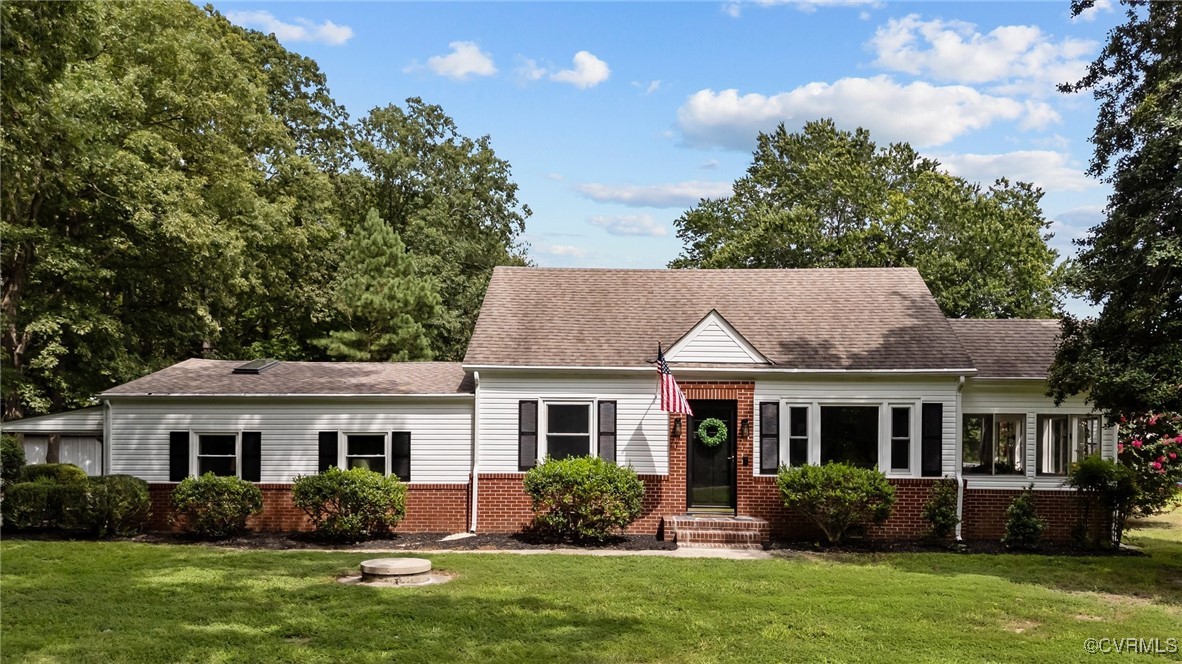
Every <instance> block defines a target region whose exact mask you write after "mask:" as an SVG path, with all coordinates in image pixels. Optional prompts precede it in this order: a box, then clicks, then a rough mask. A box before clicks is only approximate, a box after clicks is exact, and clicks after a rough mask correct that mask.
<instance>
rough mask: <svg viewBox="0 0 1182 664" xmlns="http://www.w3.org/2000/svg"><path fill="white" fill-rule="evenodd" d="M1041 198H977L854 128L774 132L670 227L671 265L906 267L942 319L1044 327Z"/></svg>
mask: <svg viewBox="0 0 1182 664" xmlns="http://www.w3.org/2000/svg"><path fill="white" fill-rule="evenodd" d="M1041 198H1042V191H1041V190H1039V189H1037V188H1035V187H1032V186H1031V185H1029V184H1025V183H1016V184H1011V183H1010V182H1009V181H1007V180H999V181H998V182H996V183H995V184H994V185H992V186H991V187H989V188H988V189H986V190H985V191H982V190H981V188H980V187H978V186H976V185H973V184H970V183H968V182H966V181H965V180H963V179H961V178H957V177H953V176H951V175H949V174H947V173H945V172H943V171H941V170H940V169H939V164H938V163H937V162H935V161H933V160H931V159H927V158H924V157H922V156H920V155H919V154H918V153H917V152H916V151H915V150H914V149H912V148H911V146H910V145H908V144H906V143H893V144H891V145H888V146H887V147H885V148H879V147H877V146H876V145H875V144H874V142H873V141H871V139H870V133H869V132H868V131H866V130H865V129H861V128H858V129H857V130H855V131H853V132H849V131H843V130H840V129H838V127H837V126H836V125H835V124H834V123H833V121H832V120H820V121H815V122H809V123H807V124H806V125H805V126H804V128H803V129H802V130H801V131H800V132H799V133H789V132H788V131H787V130H786V129H785V128H784V125H783V124H781V125H780V126H779V127H778V128H777V129H776V130H774V131H773V132H771V133H760V135H759V138H758V146H757V148H756V150H755V153H754V155H753V159H752V163H751V166H750V167H749V168H748V169H747V174H746V175H745V176H743V177H742V178H740V179H739V180H737V181H736V182H735V184H734V194H733V195H732V196H730V197H729V198H723V199H707V200H703V201H701V202H700V203H699V204H698V206H697V207H695V208H694V209H691V210H688V211H687V212H686V213H685V214H683V215H682V216H681V217H680V218H679V219H678V220H677V221H676V222H675V223H676V225H677V227H678V231H677V235H678V237H680V238H681V239H682V241H683V242H684V244H685V246H684V249H683V250H682V254H681V256H679V257H678V258H676V259H675V260H673V261H672V262H671V263H670V267H678V268H805V267H915V268H917V269H918V270H919V272H920V274H921V275H923V277H924V279H925V280H926V281H927V284H928V287H929V288H931V290H932V293H933V294H934V295H935V297H936V300H937V301H938V302H939V303H940V306H941V308H942V309H943V310H944V312H945V314H947V315H948V316H953V317H962V316H971V317H985V318H1008V317H1046V316H1049V315H1051V314H1052V312H1053V311H1054V309H1055V307H1056V304H1057V302H1058V294H1059V291H1060V283H1061V281H1062V269H1061V268H1060V267H1057V266H1056V259H1057V253H1056V252H1055V251H1054V250H1053V249H1051V248H1050V247H1048V246H1047V243H1046V240H1047V238H1048V237H1049V235H1044V231H1045V230H1046V229H1047V228H1048V227H1049V226H1050V223H1049V222H1048V221H1047V220H1046V219H1044V218H1043V216H1042V211H1041V209H1040V208H1039V200H1040V199H1041Z"/></svg>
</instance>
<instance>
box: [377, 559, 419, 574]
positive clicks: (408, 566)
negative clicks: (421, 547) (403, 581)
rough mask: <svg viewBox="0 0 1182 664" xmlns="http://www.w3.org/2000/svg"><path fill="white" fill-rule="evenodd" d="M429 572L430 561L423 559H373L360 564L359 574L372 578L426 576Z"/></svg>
mask: <svg viewBox="0 0 1182 664" xmlns="http://www.w3.org/2000/svg"><path fill="white" fill-rule="evenodd" d="M430 571H431V561H430V560H427V559H425V558H374V559H373V560H366V561H364V562H362V563H361V573H362V574H372V575H374V576H403V575H407V574H426V573H427V572H430Z"/></svg>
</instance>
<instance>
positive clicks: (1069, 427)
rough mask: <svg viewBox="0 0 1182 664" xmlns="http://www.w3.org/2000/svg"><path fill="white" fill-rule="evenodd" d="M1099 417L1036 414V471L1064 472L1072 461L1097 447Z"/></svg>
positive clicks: (1058, 473) (1092, 452) (1040, 473)
mask: <svg viewBox="0 0 1182 664" xmlns="http://www.w3.org/2000/svg"><path fill="white" fill-rule="evenodd" d="M1099 443H1100V418H1098V417H1093V416H1080V415H1072V416H1068V415H1039V416H1038V466H1037V468H1038V474H1039V475H1066V474H1067V470H1068V468H1070V466H1071V464H1072V463H1074V462H1076V461H1079V460H1080V459H1082V458H1083V457H1085V456H1087V455H1089V454H1094V453H1095V452H1096V451H1097V450H1098V449H1099Z"/></svg>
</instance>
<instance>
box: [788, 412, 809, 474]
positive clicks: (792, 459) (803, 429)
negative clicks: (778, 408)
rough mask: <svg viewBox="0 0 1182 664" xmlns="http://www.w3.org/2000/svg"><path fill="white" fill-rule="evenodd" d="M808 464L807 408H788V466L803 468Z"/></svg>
mask: <svg viewBox="0 0 1182 664" xmlns="http://www.w3.org/2000/svg"><path fill="white" fill-rule="evenodd" d="M808 462H809V409H808V406H791V407H789V408H788V465H790V466H803V465H805V464H807V463H808Z"/></svg>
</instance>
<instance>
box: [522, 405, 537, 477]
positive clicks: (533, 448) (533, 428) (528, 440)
mask: <svg viewBox="0 0 1182 664" xmlns="http://www.w3.org/2000/svg"><path fill="white" fill-rule="evenodd" d="M537 462H538V402H537V401H519V402H517V469H518V470H529V469H530V468H533V467H534V466H535V465H536V464H537Z"/></svg>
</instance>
